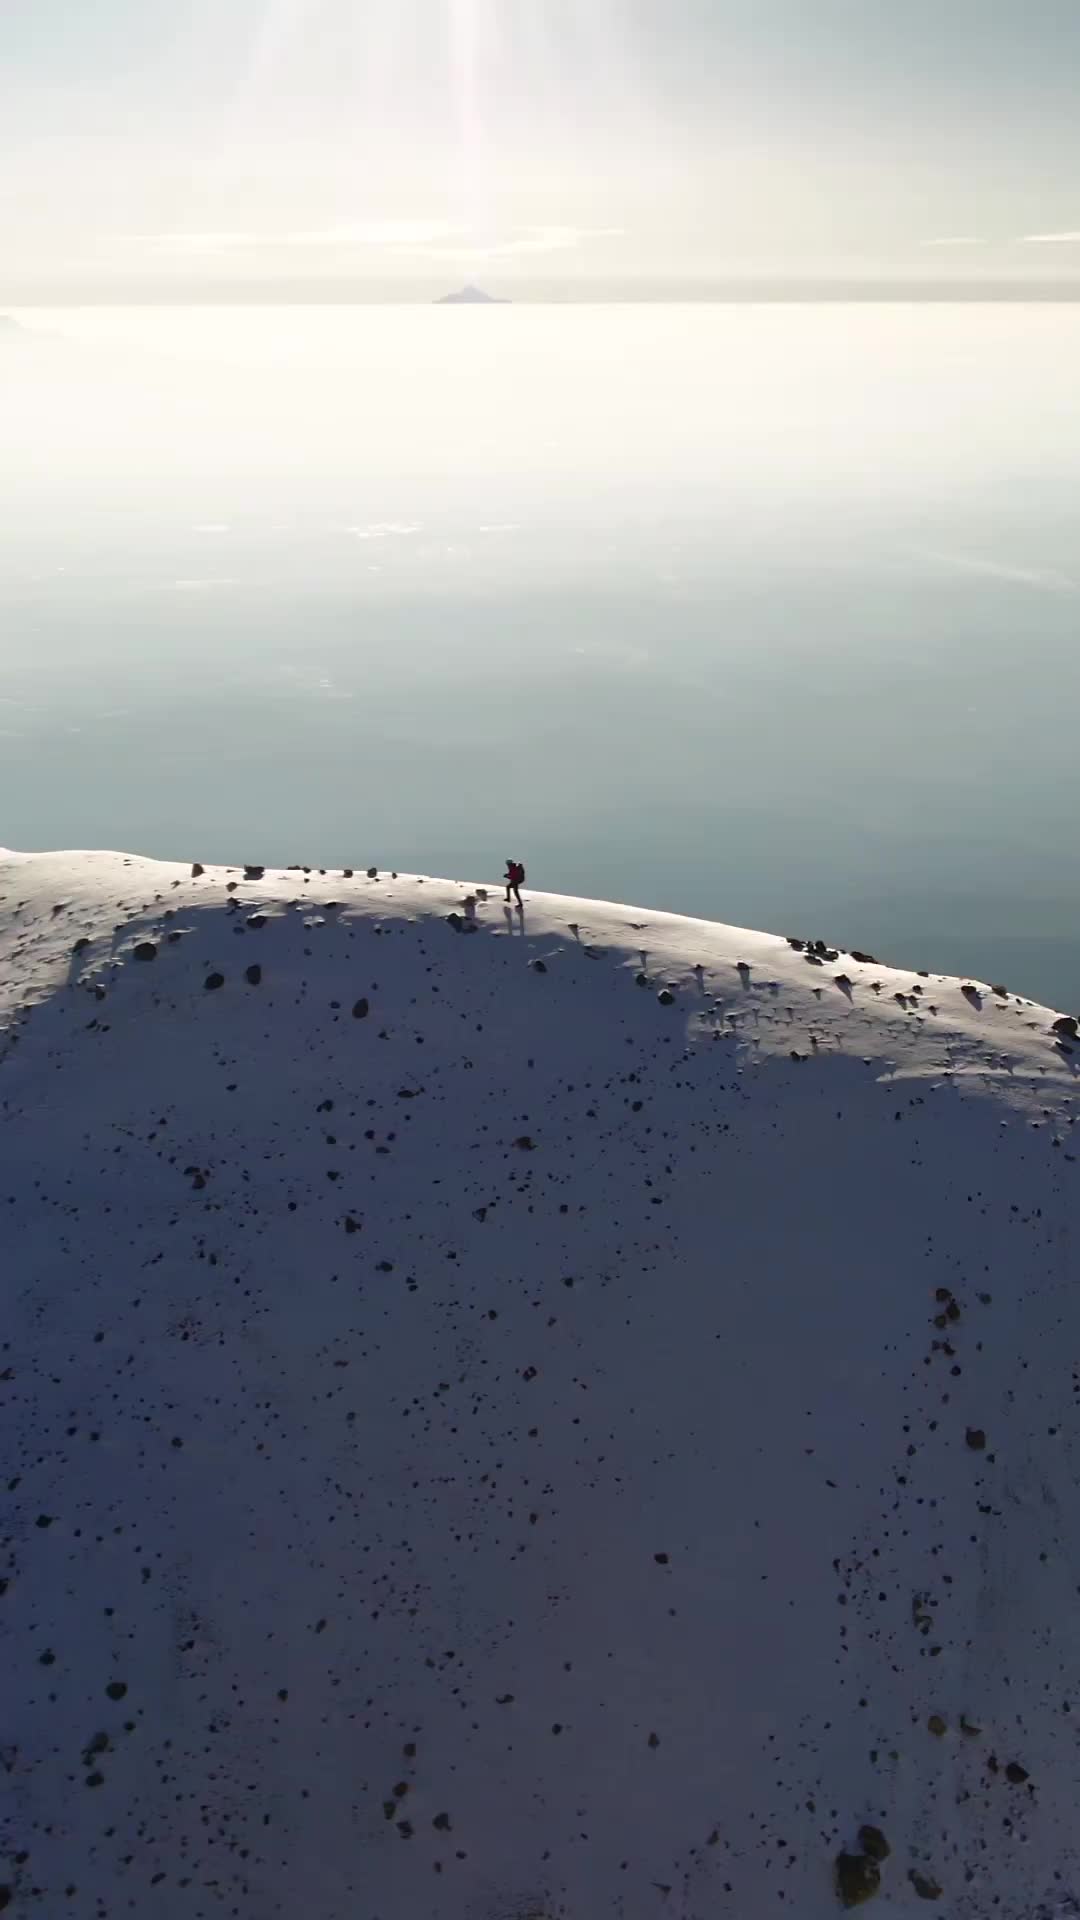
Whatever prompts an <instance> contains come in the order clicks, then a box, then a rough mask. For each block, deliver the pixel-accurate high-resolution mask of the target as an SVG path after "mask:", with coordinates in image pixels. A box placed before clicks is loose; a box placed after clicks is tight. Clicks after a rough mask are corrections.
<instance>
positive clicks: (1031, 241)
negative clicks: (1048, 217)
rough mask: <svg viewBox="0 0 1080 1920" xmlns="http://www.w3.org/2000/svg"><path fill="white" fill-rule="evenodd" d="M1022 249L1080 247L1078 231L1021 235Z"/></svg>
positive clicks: (1079, 232)
mask: <svg viewBox="0 0 1080 1920" xmlns="http://www.w3.org/2000/svg"><path fill="white" fill-rule="evenodd" d="M1020 245H1021V246H1022V247H1080V231H1076V230H1072V231H1070V232H1068V233H1022V234H1021V235H1020Z"/></svg>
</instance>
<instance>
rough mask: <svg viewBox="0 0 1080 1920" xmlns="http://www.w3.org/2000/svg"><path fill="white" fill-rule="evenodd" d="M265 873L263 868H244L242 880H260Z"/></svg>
mask: <svg viewBox="0 0 1080 1920" xmlns="http://www.w3.org/2000/svg"><path fill="white" fill-rule="evenodd" d="M265 872H266V868H265V867H245V868H244V879H245V880H261V879H262V877H263V875H264V873H265Z"/></svg>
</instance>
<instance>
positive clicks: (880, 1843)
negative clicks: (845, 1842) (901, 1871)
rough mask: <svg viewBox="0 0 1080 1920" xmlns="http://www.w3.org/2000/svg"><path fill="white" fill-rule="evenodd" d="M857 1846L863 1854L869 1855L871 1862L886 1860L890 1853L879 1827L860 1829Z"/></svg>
mask: <svg viewBox="0 0 1080 1920" xmlns="http://www.w3.org/2000/svg"><path fill="white" fill-rule="evenodd" d="M859 1845H860V1847H861V1848H862V1850H863V1852H864V1853H868V1854H869V1855H870V1858H871V1860H887V1859H888V1857H889V1855H890V1853H891V1852H892V1848H891V1847H890V1845H889V1843H888V1841H887V1840H886V1838H885V1835H884V1834H883V1833H882V1831H881V1828H880V1827H869V1826H867V1827H860V1828H859Z"/></svg>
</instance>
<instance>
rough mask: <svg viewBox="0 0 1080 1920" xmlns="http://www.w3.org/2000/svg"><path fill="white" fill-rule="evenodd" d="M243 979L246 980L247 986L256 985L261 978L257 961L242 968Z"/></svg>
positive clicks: (260, 969)
mask: <svg viewBox="0 0 1080 1920" xmlns="http://www.w3.org/2000/svg"><path fill="white" fill-rule="evenodd" d="M244 979H245V980H246V981H247V983H248V986H249V987H257V986H258V984H259V982H260V980H261V979H262V968H261V967H260V966H259V965H258V964H257V963H253V964H252V965H251V966H250V967H246V968H245V970H244Z"/></svg>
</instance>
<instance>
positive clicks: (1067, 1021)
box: [1050, 1013, 1080, 1040]
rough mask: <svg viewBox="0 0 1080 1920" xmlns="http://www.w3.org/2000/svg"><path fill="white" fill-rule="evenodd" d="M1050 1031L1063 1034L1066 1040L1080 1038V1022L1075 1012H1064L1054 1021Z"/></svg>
mask: <svg viewBox="0 0 1080 1920" xmlns="http://www.w3.org/2000/svg"><path fill="white" fill-rule="evenodd" d="M1050 1031H1051V1033H1058V1034H1061V1035H1063V1036H1064V1038H1065V1039H1066V1040H1080V1023H1078V1022H1077V1018H1076V1015H1075V1013H1063V1014H1062V1015H1061V1016H1060V1018H1059V1019H1057V1020H1055V1021H1054V1024H1053V1026H1052V1027H1051V1029H1050Z"/></svg>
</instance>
